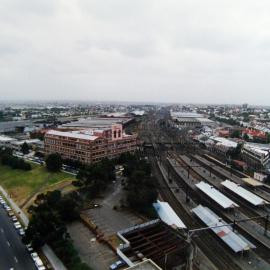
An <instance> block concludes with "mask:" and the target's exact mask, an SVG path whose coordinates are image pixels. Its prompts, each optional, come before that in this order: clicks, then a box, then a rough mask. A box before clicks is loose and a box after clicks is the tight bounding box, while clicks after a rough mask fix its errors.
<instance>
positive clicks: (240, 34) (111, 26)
mask: <svg viewBox="0 0 270 270" xmlns="http://www.w3.org/2000/svg"><path fill="white" fill-rule="evenodd" d="M269 12H270V2H269V1H265V0H261V1H257V2H255V1H251V0H238V1H234V0H228V1H215V0H206V1H200V0H183V1H179V0H167V1H157V0H136V1H127V0H68V1H63V0H27V1H23V0H3V1H2V2H1V9H0V28H1V33H0V57H1V62H0V94H1V97H3V98H4V99H16V98H19V97H22V98H30V99H39V98H40V99H53V98H59V99H60V98H64V99H66V98H69V99H83V100H86V99H92V100H115V99H118V100H134V101H144V100H149V101H151V100H152V101H174V102H177V101H179V102H192V101H193V102H207V101H208V102H215V103H218V102H228V103H241V102H244V101H245V102H249V103H264V104H266V103H267V102H268V100H269V97H270V94H269V91H268V88H269V84H270V80H269V79H268V77H269V76H268V74H267V73H268V70H269V67H270V51H269V48H270V46H269V44H270V35H269V25H270V17H269V15H268V14H269ZM3 59H4V60H3ZM247 93H249V94H248V95H247ZM243 99H244V100H243Z"/></svg>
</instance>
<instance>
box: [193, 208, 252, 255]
mask: <svg viewBox="0 0 270 270" xmlns="http://www.w3.org/2000/svg"><path fill="white" fill-rule="evenodd" d="M192 211H193V213H195V214H196V216H197V217H199V218H200V220H201V221H203V223H204V224H206V225H207V226H208V227H213V228H211V230H212V231H213V232H214V233H215V234H216V235H217V236H219V237H220V238H221V239H222V241H224V242H225V243H226V244H227V245H228V246H229V247H230V248H231V249H232V250H233V251H234V252H236V253H237V252H240V251H245V250H249V249H251V248H256V247H255V246H254V245H253V244H252V243H250V242H249V241H248V240H247V239H245V238H244V237H243V236H242V235H240V234H238V233H236V232H233V230H232V227H231V226H228V225H227V223H226V222H225V221H223V220H222V219H221V218H220V217H219V216H217V215H216V214H215V213H214V212H213V211H212V210H210V209H209V208H207V207H204V206H202V205H198V206H197V207H195V208H194V209H192ZM222 225H227V226H224V227H223V226H222ZM215 226H219V227H215Z"/></svg>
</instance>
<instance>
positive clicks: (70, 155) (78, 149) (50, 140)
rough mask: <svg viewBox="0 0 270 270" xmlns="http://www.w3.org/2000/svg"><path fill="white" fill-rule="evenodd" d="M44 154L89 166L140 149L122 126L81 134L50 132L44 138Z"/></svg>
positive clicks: (80, 132)
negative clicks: (57, 155) (53, 154)
mask: <svg viewBox="0 0 270 270" xmlns="http://www.w3.org/2000/svg"><path fill="white" fill-rule="evenodd" d="M44 145H45V154H51V153H59V154H60V155H61V156H62V158H63V159H72V160H79V161H80V162H82V163H87V164H90V163H92V162H97V161H100V160H101V159H102V158H105V157H107V158H114V157H117V156H119V155H120V154H122V153H125V152H134V151H135V150H136V148H137V135H127V134H125V133H124V132H123V128H122V125H121V124H113V125H112V126H111V128H104V129H85V130H80V131H78V130H77V131H69V132H64V131H57V130H49V131H48V132H47V133H46V134H45V137H44Z"/></svg>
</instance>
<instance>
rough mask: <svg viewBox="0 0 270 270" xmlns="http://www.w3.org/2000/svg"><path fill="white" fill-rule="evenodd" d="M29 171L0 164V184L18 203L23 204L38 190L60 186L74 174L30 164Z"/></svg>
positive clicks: (67, 181)
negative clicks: (54, 171)
mask: <svg viewBox="0 0 270 270" xmlns="http://www.w3.org/2000/svg"><path fill="white" fill-rule="evenodd" d="M31 166H32V170H31V171H21V170H13V169H11V168H9V167H7V166H3V165H1V164H0V185H2V186H3V187H4V188H5V189H6V190H7V192H8V193H9V194H10V195H11V197H12V198H13V199H14V200H15V201H16V202H17V203H18V204H19V205H20V206H22V205H24V204H25V202H26V201H28V200H29V199H30V198H31V197H32V196H34V195H35V194H36V193H38V192H42V191H46V190H51V189H52V187H54V188H58V186H59V188H61V186H63V185H65V184H66V183H71V182H72V180H74V179H75V177H74V176H72V175H69V174H67V173H63V172H57V173H51V172H48V171H47V170H46V168H44V167H43V166H40V165H35V164H31Z"/></svg>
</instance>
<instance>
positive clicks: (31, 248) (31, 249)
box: [26, 244, 34, 253]
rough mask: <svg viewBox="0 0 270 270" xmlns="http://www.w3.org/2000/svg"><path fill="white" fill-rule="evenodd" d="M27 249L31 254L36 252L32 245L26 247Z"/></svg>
mask: <svg viewBox="0 0 270 270" xmlns="http://www.w3.org/2000/svg"><path fill="white" fill-rule="evenodd" d="M26 248H27V250H28V251H29V252H31V253H32V252H33V251H34V249H33V247H32V245H31V244H28V245H26Z"/></svg>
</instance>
